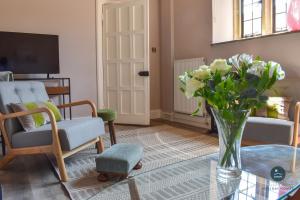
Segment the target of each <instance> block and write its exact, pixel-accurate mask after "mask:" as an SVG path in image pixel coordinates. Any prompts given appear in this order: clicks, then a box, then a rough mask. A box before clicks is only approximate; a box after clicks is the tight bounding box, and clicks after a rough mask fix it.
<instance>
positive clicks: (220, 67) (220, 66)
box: [210, 59, 232, 75]
mask: <svg viewBox="0 0 300 200" xmlns="http://www.w3.org/2000/svg"><path fill="white" fill-rule="evenodd" d="M231 68H232V66H230V65H228V64H227V61H226V60H225V59H216V60H214V62H213V63H212V64H211V65H210V69H211V71H212V72H213V73H216V72H217V71H218V72H220V73H221V75H225V74H227V73H228V72H229V71H230V70H231Z"/></svg>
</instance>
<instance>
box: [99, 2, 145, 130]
mask: <svg viewBox="0 0 300 200" xmlns="http://www.w3.org/2000/svg"><path fill="white" fill-rule="evenodd" d="M103 20H104V21H103V45H104V48H103V54H104V55H103V62H104V63H103V64H104V70H103V71H104V96H105V100H104V103H105V105H106V107H108V108H112V109H114V110H116V111H117V120H116V123H121V124H139V125H149V123H150V88H149V52H148V49H149V36H148V35H149V34H148V26H149V18H148V0H130V1H125V2H123V3H122V2H120V3H113V4H106V5H104V6H103Z"/></svg>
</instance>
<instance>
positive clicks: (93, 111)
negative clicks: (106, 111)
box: [57, 100, 97, 117]
mask: <svg viewBox="0 0 300 200" xmlns="http://www.w3.org/2000/svg"><path fill="white" fill-rule="evenodd" d="M82 105H89V106H90V107H91V109H92V116H93V117H96V116H97V109H96V106H95V104H94V103H93V102H91V101H89V100H83V101H76V102H72V103H68V104H63V105H58V106H57V107H58V108H60V109H61V108H69V107H75V106H82Z"/></svg>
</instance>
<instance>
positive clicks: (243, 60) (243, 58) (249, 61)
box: [239, 53, 253, 65]
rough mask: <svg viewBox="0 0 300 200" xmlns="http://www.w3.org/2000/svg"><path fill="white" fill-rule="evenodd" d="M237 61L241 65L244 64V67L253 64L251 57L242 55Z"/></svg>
mask: <svg viewBox="0 0 300 200" xmlns="http://www.w3.org/2000/svg"><path fill="white" fill-rule="evenodd" d="M239 61H240V62H241V63H245V64H246V65H250V64H252V62H253V56H251V55H248V54H245V53H243V54H241V55H240V57H239Z"/></svg>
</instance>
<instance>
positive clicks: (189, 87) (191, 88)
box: [185, 78, 205, 98]
mask: <svg viewBox="0 0 300 200" xmlns="http://www.w3.org/2000/svg"><path fill="white" fill-rule="evenodd" d="M204 86H205V84H204V83H203V82H201V81H198V80H196V79H195V78H191V79H188V80H187V81H186V89H185V96H186V97H187V98H191V97H193V96H194V94H195V92H196V91H197V90H199V89H201V88H203V87H204Z"/></svg>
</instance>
